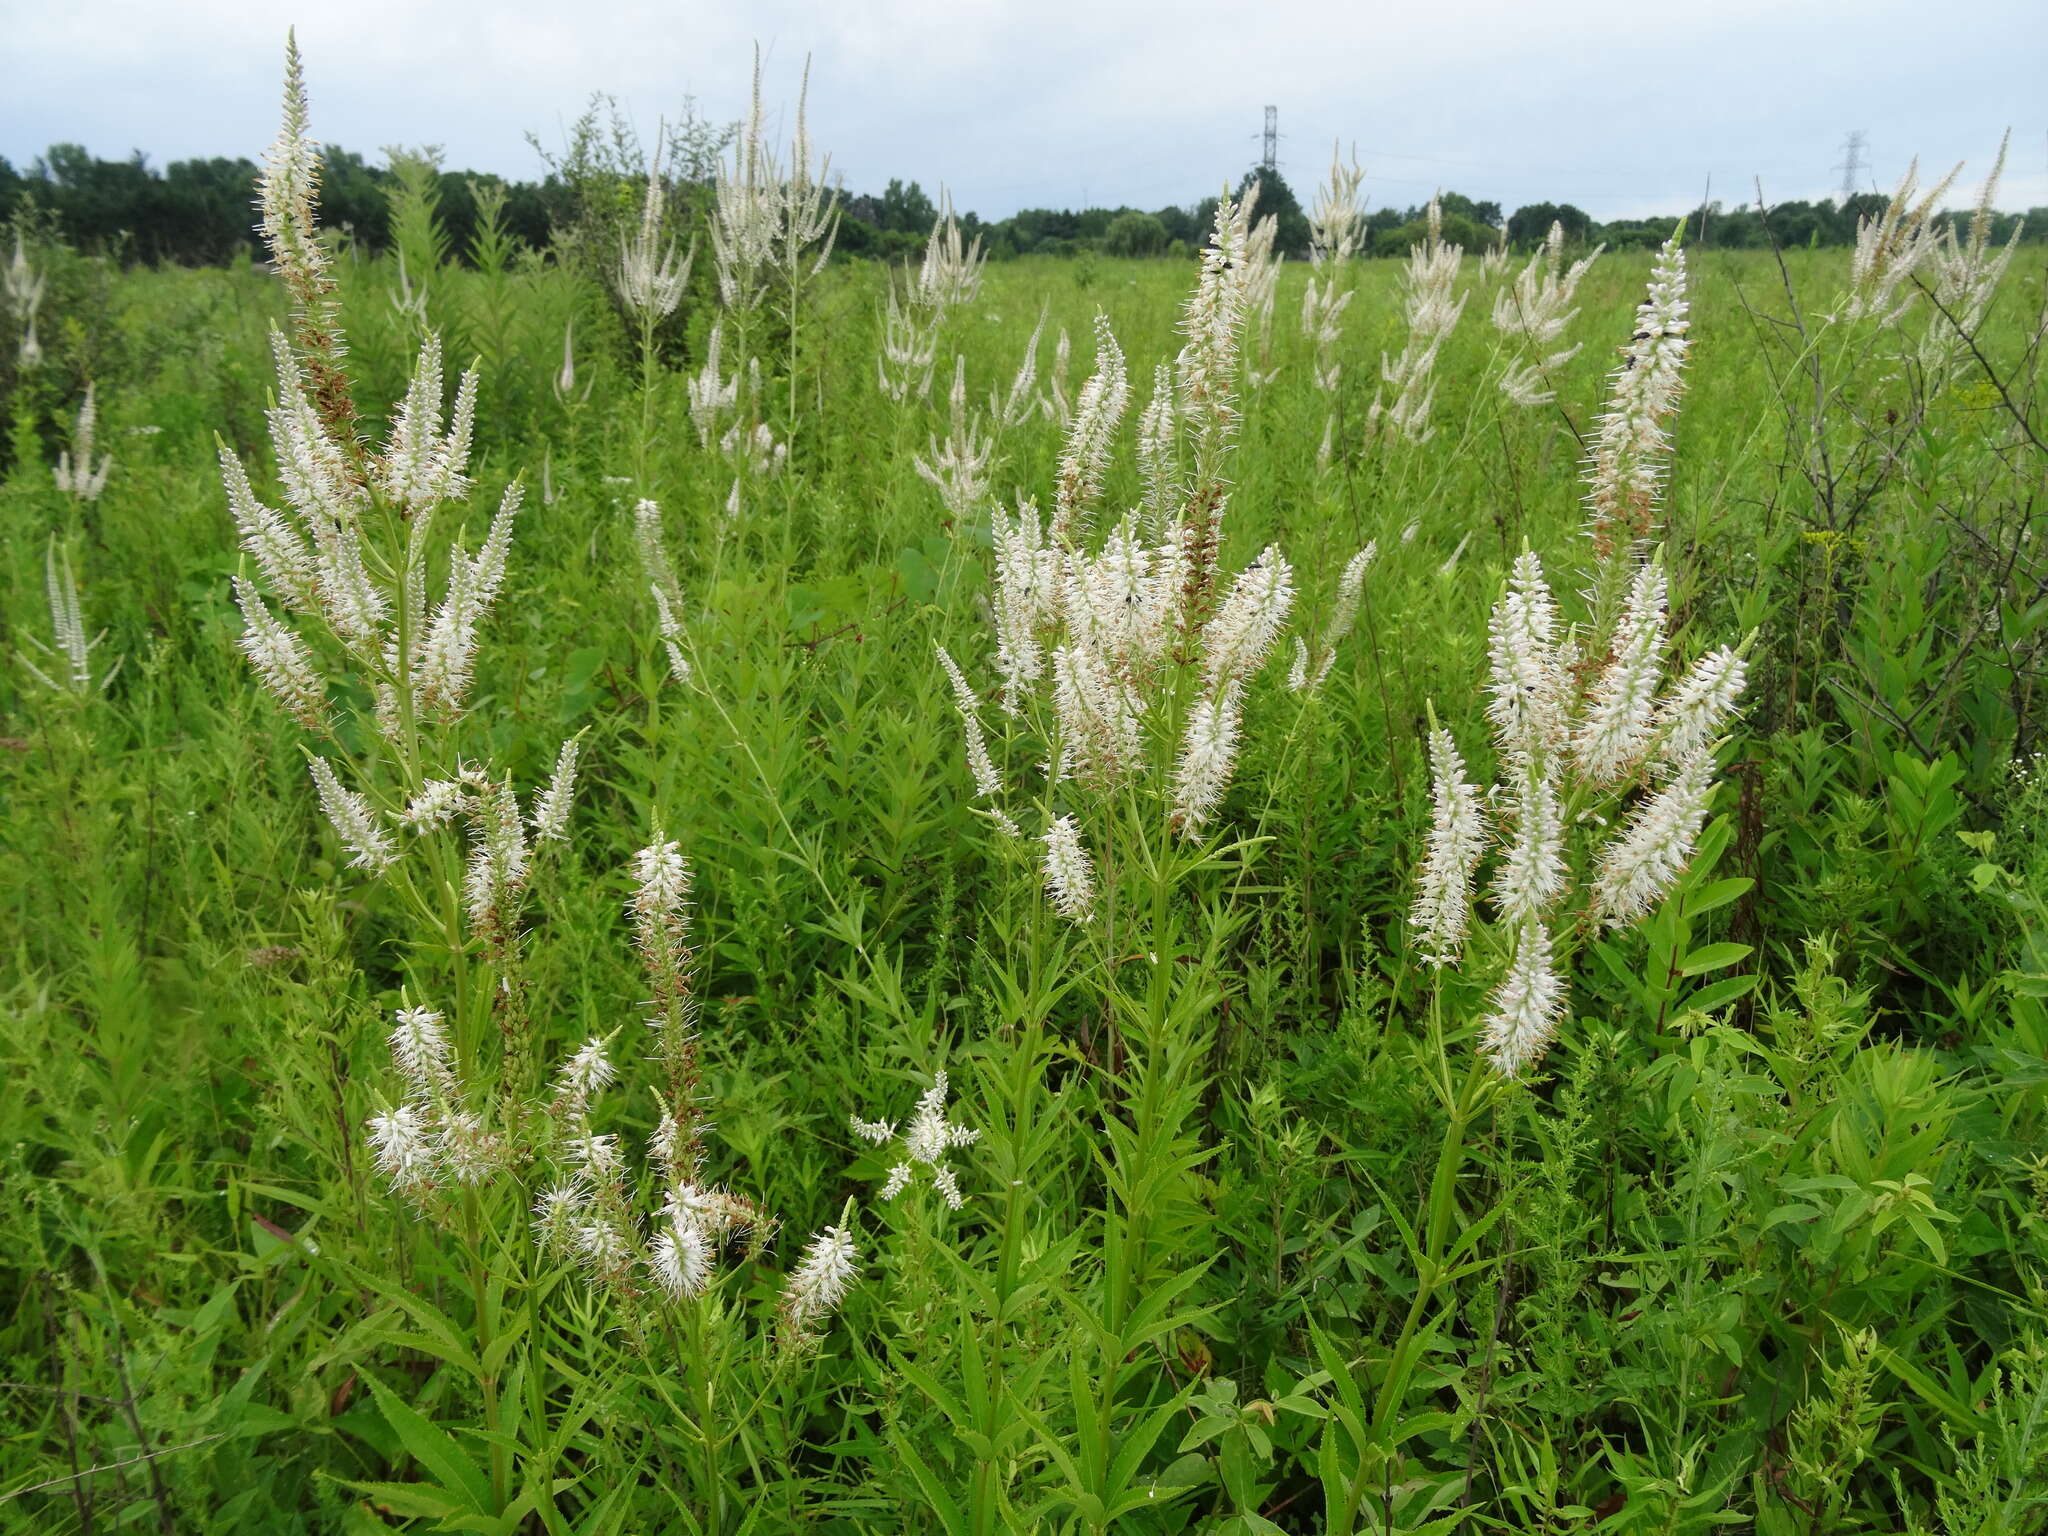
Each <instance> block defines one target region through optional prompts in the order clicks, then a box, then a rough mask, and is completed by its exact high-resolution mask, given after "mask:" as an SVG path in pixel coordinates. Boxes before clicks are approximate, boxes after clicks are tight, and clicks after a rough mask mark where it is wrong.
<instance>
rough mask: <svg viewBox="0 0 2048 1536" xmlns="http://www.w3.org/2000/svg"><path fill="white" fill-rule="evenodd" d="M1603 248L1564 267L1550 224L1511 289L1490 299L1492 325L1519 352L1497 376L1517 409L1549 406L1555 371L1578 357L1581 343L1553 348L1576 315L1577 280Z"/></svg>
mask: <svg viewBox="0 0 2048 1536" xmlns="http://www.w3.org/2000/svg"><path fill="white" fill-rule="evenodd" d="M1605 249H1606V246H1604V245H1596V246H1594V247H1593V249H1592V250H1591V251H1589V252H1588V253H1587V254H1586V255H1584V256H1582V257H1581V258H1580V259H1579V260H1577V261H1575V262H1573V263H1572V264H1571V265H1570V266H1566V265H1565V260H1564V225H1563V224H1561V223H1559V222H1557V221H1555V220H1553V221H1552V222H1551V225H1550V235H1549V238H1547V239H1546V240H1545V241H1544V242H1543V244H1542V245H1540V246H1538V247H1537V248H1536V254H1535V255H1533V256H1531V257H1530V258H1529V264H1528V266H1526V267H1524V268H1523V269H1522V271H1521V274H1520V275H1519V276H1517V277H1516V279H1515V282H1514V286H1513V287H1511V288H1503V289H1501V291H1500V292H1498V293H1496V294H1495V295H1494V296H1493V325H1494V329H1495V330H1497V331H1499V332H1500V333H1501V335H1502V336H1503V337H1504V338H1506V339H1507V340H1509V341H1511V342H1513V343H1514V344H1515V345H1516V347H1517V348H1518V349H1519V350H1520V352H1521V354H1522V356H1523V359H1524V360H1523V361H1522V362H1520V363H1514V362H1510V363H1509V364H1508V366H1507V368H1506V370H1505V371H1504V372H1503V373H1502V374H1501V377H1500V391H1501V393H1502V394H1504V395H1506V396H1507V397H1508V399H1509V400H1511V401H1513V402H1514V403H1515V404H1516V405H1520V406H1536V405H1548V404H1549V403H1550V402H1551V401H1552V400H1555V399H1556V398H1557V372H1558V370H1559V369H1560V368H1562V367H1563V366H1564V365H1565V364H1566V363H1568V362H1570V361H1571V360H1572V359H1573V358H1574V357H1576V356H1578V354H1579V348H1580V346H1581V345H1583V343H1580V342H1573V343H1572V345H1570V346H1568V347H1559V346H1557V342H1558V339H1559V338H1560V337H1562V336H1563V335H1564V329H1565V327H1566V326H1568V325H1570V324H1571V322H1572V320H1573V318H1574V317H1575V316H1576V315H1577V314H1578V311H1577V310H1576V309H1571V308H1568V307H1567V306H1568V305H1570V303H1571V301H1572V295H1573V294H1574V293H1576V292H1578V287H1579V281H1580V279H1581V278H1583V277H1584V276H1585V275H1586V273H1587V271H1588V270H1589V269H1590V268H1591V267H1592V265H1593V263H1594V262H1595V261H1596V260H1597V259H1598V258H1599V256H1600V253H1601V252H1602V251H1603V250H1605Z"/></svg>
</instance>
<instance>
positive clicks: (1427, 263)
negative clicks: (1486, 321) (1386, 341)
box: [1367, 197, 1471, 443]
mask: <svg viewBox="0 0 2048 1536" xmlns="http://www.w3.org/2000/svg"><path fill="white" fill-rule="evenodd" d="M1443 229H1444V212H1443V206H1442V203H1441V201H1440V200H1439V199H1437V198H1434V197H1432V198H1431V199H1430V200H1429V233H1428V235H1427V236H1426V237H1425V238H1424V240H1423V242H1422V243H1421V244H1420V245H1417V246H1412V247H1410V248H1409V252H1408V269H1407V271H1406V272H1405V273H1404V274H1403V277H1402V283H1403V286H1404V288H1405V290H1406V293H1407V298H1406V300H1405V301H1404V307H1405V309H1406V313H1407V320H1408V341H1407V344H1406V345H1405V346H1403V347H1402V348H1401V355H1400V356H1399V357H1397V358H1391V359H1390V358H1388V357H1387V356H1386V354H1384V353H1382V354H1381V355H1380V379H1381V381H1382V384H1383V386H1384V387H1383V388H1382V390H1381V392H1380V393H1379V394H1378V395H1377V396H1375V397H1374V399H1373V402H1372V409H1371V411H1370V412H1369V413H1368V415H1367V427H1368V429H1369V430H1371V431H1373V432H1374V433H1376V434H1377V433H1383V432H1398V433H1400V435H1401V436H1402V438H1403V439H1405V440H1406V441H1408V442H1410V443H1424V442H1427V441H1429V438H1430V435H1431V433H1433V432H1434V431H1435V430H1436V429H1435V428H1434V427H1432V426H1431V425H1430V424H1429V410H1430V406H1431V404H1432V403H1433V402H1434V401H1435V399H1436V383H1435V378H1434V375H1435V370H1436V358H1437V353H1438V352H1439V351H1441V350H1442V349H1443V344H1444V343H1445V342H1446V341H1448V340H1449V339H1450V335H1451V332H1452V331H1454V330H1456V329H1457V325H1458V317H1459V316H1460V315H1461V314H1463V313H1464V312H1465V300H1466V299H1468V298H1470V297H1471V295H1470V294H1469V293H1457V294H1454V292H1453V290H1454V289H1456V287H1457V285H1458V264H1459V263H1460V262H1461V261H1462V260H1463V259H1464V256H1465V248H1464V247H1463V246H1461V245H1448V244H1446V243H1445V242H1444V238H1443Z"/></svg>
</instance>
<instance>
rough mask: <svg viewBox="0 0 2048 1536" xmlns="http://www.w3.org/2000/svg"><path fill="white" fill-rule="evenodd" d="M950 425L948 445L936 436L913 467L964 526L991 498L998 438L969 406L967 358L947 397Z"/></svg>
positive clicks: (956, 364) (959, 361)
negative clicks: (987, 499) (988, 496)
mask: <svg viewBox="0 0 2048 1536" xmlns="http://www.w3.org/2000/svg"><path fill="white" fill-rule="evenodd" d="M946 403H947V410H948V416H949V425H948V429H947V432H946V438H945V441H944V442H941V441H940V440H939V439H938V438H937V437H933V438H932V439H931V441H930V443H929V446H928V448H927V453H928V455H929V457H927V455H926V454H917V455H914V456H913V458H912V460H911V467H912V468H913V469H915V470H916V471H917V473H918V476H919V478H921V479H923V480H925V481H927V482H929V483H930V484H931V485H932V486H933V488H935V489H936V490H937V491H938V493H939V500H940V501H941V502H943V503H944V504H945V508H946V511H947V512H948V513H949V514H950V515H951V516H952V518H953V520H954V523H955V525H956V526H964V525H965V524H966V522H967V520H968V519H969V518H970V517H971V516H972V515H973V514H974V513H975V512H977V511H978V510H979V509H980V507H981V505H982V502H983V501H984V500H985V499H986V497H987V495H988V487H989V477H990V473H991V470H992V468H993V466H994V461H995V451H996V444H995V438H994V437H993V436H992V435H991V434H989V433H988V432H986V431H984V430H983V426H982V416H981V412H980V411H979V410H978V409H970V408H969V406H968V404H967V359H966V358H964V357H956V358H954V359H953V388H952V391H951V392H950V393H949V394H948V396H947V400H946Z"/></svg>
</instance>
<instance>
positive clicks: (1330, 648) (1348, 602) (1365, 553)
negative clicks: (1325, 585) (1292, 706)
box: [1287, 540, 1379, 693]
mask: <svg viewBox="0 0 2048 1536" xmlns="http://www.w3.org/2000/svg"><path fill="white" fill-rule="evenodd" d="M1378 554H1379V543H1378V541H1377V540H1374V541H1372V542H1369V543H1367V545H1366V546H1365V548H1363V549H1361V550H1360V551H1359V552H1358V553H1357V554H1355V555H1353V556H1352V557H1351V559H1350V561H1349V562H1347V563H1346V565H1345V567H1344V574H1343V576H1342V577H1341V578H1340V579H1339V580H1338V582H1337V600H1336V602H1335V603H1334V604H1332V605H1331V609H1330V620H1329V624H1328V625H1327V626H1326V627H1325V629H1324V630H1323V633H1322V635H1321V637H1320V638H1319V639H1318V640H1317V641H1316V651H1317V655H1318V660H1317V661H1316V664H1315V667H1314V669H1313V670H1311V669H1310V667H1309V651H1308V646H1307V644H1306V643H1305V642H1303V641H1302V640H1300V639H1298V638H1297V639H1296V640H1295V642H1294V648H1295V660H1294V666H1293V668H1292V669H1291V670H1290V671H1289V672H1288V674H1287V690H1288V692H1290V693H1302V692H1306V691H1311V690H1314V689H1317V688H1320V687H1322V685H1323V680H1324V679H1325V678H1327V677H1328V676H1329V675H1330V668H1331V667H1332V666H1334V665H1335V664H1336V661H1337V647H1338V646H1340V645H1342V644H1343V643H1344V640H1345V638H1346V637H1347V636H1348V635H1349V634H1350V633H1351V630H1352V627H1353V626H1354V625H1356V624H1357V623H1358V605H1359V601H1360V599H1361V598H1362V597H1363V596H1364V594H1365V573H1366V572H1367V571H1368V570H1369V569H1370V568H1371V566H1372V562H1373V559H1374V557H1375V556H1377V555H1378Z"/></svg>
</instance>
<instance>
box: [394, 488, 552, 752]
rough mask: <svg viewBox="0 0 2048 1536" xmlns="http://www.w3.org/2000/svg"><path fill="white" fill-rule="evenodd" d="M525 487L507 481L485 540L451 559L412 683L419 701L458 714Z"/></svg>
mask: <svg viewBox="0 0 2048 1536" xmlns="http://www.w3.org/2000/svg"><path fill="white" fill-rule="evenodd" d="M524 496H525V487H524V486H523V485H522V484H521V483H520V482H519V481H517V480H515V481H513V482H512V483H511V484H510V485H508V486H506V487H505V494H504V496H503V498H502V499H501V500H500V501H499V503H498V511H497V514H496V515H495V516H494V517H492V519H491V527H490V532H489V534H488V535H487V536H486V537H485V539H484V542H483V546H482V548H480V549H479V550H478V551H477V552H476V556H475V558H474V559H472V558H470V557H469V556H468V555H467V554H465V553H464V552H463V551H462V550H461V549H460V548H457V549H456V551H455V553H454V556H453V558H452V560H451V562H450V568H449V573H448V595H447V596H446V597H445V598H443V599H442V600H441V605H440V606H439V607H438V608H437V609H435V611H434V616H433V618H432V620H431V621H430V622H429V624H428V625H427V633H426V638H425V640H424V641H423V642H422V645H421V650H420V659H419V662H418V665H417V667H416V668H415V672H414V678H413V687H414V689H415V691H416V693H417V696H418V699H419V703H420V706H421V707H422V708H423V709H429V710H433V711H435V712H437V713H439V714H441V715H443V716H447V717H453V716H454V715H456V714H459V713H460V712H461V709H462V705H463V701H464V700H465V699H466V698H467V696H468V694H469V685H470V682H471V679H472V677H473V675H474V671H475V666H476V646H477V631H478V629H479V627H480V626H481V625H482V623H483V621H484V618H485V616H486V615H487V614H488V613H489V612H490V610H491V605H492V604H493V603H494V602H496V601H497V596H498V589H499V588H500V587H501V586H502V585H503V584H504V581H505V567H506V562H507V558H508V556H509V555H510V553H511V548H512V521H513V519H514V518H515V517H516V516H517V515H518V512H519V504H520V502H521V501H522V500H523V499H524Z"/></svg>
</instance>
